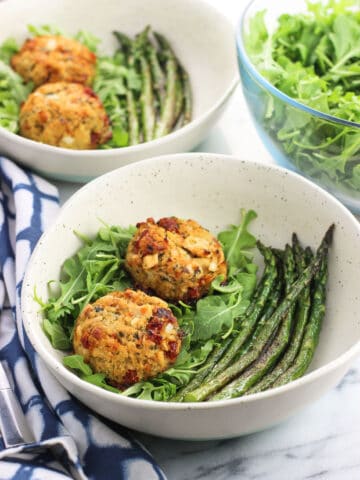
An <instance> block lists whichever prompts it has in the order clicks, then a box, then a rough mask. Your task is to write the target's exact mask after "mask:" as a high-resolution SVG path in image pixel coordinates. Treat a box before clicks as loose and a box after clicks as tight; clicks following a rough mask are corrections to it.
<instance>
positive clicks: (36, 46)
mask: <svg viewBox="0 0 360 480" xmlns="http://www.w3.org/2000/svg"><path fill="white" fill-rule="evenodd" d="M11 66H12V67H13V69H14V70H15V71H16V72H17V73H18V74H19V75H21V77H23V79H24V80H25V81H26V82H33V83H34V85H35V86H39V85H42V84H44V83H49V82H61V81H64V82H71V83H72V82H75V83H82V84H84V85H91V83H92V80H93V78H94V76H95V68H96V55H95V54H94V53H93V52H91V51H90V50H89V49H88V48H87V47H85V46H84V45H82V44H81V43H80V42H78V41H76V40H73V39H71V38H65V37H62V36H61V35H43V36H39V37H34V38H30V39H28V40H26V42H25V43H24V45H23V46H22V48H21V50H20V51H19V52H18V53H16V54H15V55H13V57H12V59H11Z"/></svg>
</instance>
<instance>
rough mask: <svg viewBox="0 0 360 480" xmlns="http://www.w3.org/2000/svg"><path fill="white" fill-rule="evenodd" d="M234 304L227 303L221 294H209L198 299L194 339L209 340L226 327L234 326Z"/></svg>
mask: <svg viewBox="0 0 360 480" xmlns="http://www.w3.org/2000/svg"><path fill="white" fill-rule="evenodd" d="M232 309H233V305H227V304H226V303H225V301H224V300H223V299H222V298H221V296H219V295H209V296H207V297H205V298H201V299H200V300H198V302H197V304H196V314H195V319H194V326H195V329H194V333H193V335H192V341H197V340H208V339H209V338H211V337H213V336H214V335H216V334H217V333H219V332H221V331H222V330H223V329H224V328H225V329H226V330H228V329H229V328H230V327H231V326H232V321H233V315H232Z"/></svg>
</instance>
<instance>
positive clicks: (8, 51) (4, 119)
mask: <svg viewBox="0 0 360 480" xmlns="http://www.w3.org/2000/svg"><path fill="white" fill-rule="evenodd" d="M18 50H19V47H18V45H17V43H16V41H15V40H14V39H11V38H10V39H8V40H6V41H5V42H4V43H3V44H2V45H1V46H0V127H3V128H6V129H7V130H9V131H10V132H13V133H17V132H18V129H19V111H20V105H21V103H22V102H23V101H24V100H26V98H27V96H28V95H29V93H30V91H31V90H32V85H31V84H28V85H25V84H24V82H23V80H22V78H21V77H20V76H19V75H18V74H17V73H16V72H14V70H13V69H12V68H11V67H10V60H11V57H12V56H13V55H14V54H15V53H16V52H17V51H18Z"/></svg>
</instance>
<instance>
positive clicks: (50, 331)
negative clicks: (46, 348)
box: [42, 318, 71, 350]
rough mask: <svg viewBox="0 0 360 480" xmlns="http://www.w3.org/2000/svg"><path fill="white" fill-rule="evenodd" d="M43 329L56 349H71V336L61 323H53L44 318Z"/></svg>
mask: <svg viewBox="0 0 360 480" xmlns="http://www.w3.org/2000/svg"><path fill="white" fill-rule="evenodd" d="M42 327H43V329H44V332H45V333H46V335H47V336H48V338H49V340H50V342H51V344H52V346H53V347H54V348H57V349H59V350H69V349H70V348H71V342H70V339H69V336H68V335H67V333H66V331H65V330H64V328H63V327H62V325H61V324H60V323H52V322H50V320H49V319H47V318H44V320H43V323H42Z"/></svg>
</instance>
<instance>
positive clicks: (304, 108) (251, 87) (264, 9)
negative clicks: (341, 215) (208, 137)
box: [238, 0, 360, 211]
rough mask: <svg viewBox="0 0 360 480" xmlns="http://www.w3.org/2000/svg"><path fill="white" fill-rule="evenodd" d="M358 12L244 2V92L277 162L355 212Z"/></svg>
mask: <svg viewBox="0 0 360 480" xmlns="http://www.w3.org/2000/svg"><path fill="white" fill-rule="evenodd" d="M359 39H360V10H359V9H358V7H357V4H356V2H354V1H351V0H324V1H302V0H297V1H296V2H291V5H290V4H289V2H285V1H281V2H276V5H275V4H274V5H272V6H270V7H269V5H268V4H267V2H264V1H262V0H255V1H253V2H251V3H250V4H249V7H248V9H247V11H246V12H245V14H244V16H243V18H242V23H241V25H240V27H239V30H238V51H239V62H240V71H241V76H242V80H243V88H244V92H245V96H246V98H247V101H248V104H249V106H250V110H251V112H252V114H253V116H254V119H255V121H256V126H257V129H258V131H259V133H260V135H261V137H262V139H263V141H264V143H265V145H266V146H267V148H268V149H269V150H270V152H271V153H272V155H273V157H274V158H275V160H277V161H278V162H279V163H280V164H282V165H284V166H286V167H288V168H292V169H295V170H297V171H299V172H301V173H303V174H305V175H306V176H307V177H309V178H311V179H312V180H314V181H316V182H317V183H319V184H320V185H322V186H324V187H325V188H327V189H328V190H330V191H331V192H332V193H334V194H335V195H336V196H338V198H339V199H340V200H342V201H343V202H344V203H346V204H347V205H348V206H349V207H350V208H351V209H353V210H355V211H360V204H359V202H360V89H359V86H360V80H359V79H360V50H359V46H358V45H359Z"/></svg>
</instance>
